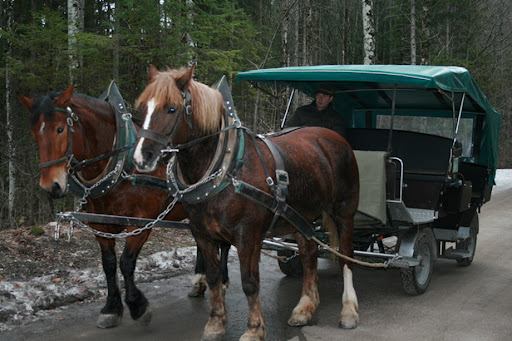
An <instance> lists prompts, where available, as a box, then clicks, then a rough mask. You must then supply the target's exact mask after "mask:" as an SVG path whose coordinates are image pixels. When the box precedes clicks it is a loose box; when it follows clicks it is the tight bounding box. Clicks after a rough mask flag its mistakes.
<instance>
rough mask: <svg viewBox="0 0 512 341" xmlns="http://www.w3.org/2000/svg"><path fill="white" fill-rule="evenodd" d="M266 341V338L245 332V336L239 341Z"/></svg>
mask: <svg viewBox="0 0 512 341" xmlns="http://www.w3.org/2000/svg"><path fill="white" fill-rule="evenodd" d="M262 340H265V337H261V336H260V335H257V334H254V333H247V332H245V333H244V335H242V336H241V337H240V340H239V341H262Z"/></svg>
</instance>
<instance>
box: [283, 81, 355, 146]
mask: <svg viewBox="0 0 512 341" xmlns="http://www.w3.org/2000/svg"><path fill="white" fill-rule="evenodd" d="M333 100H334V91H333V90H331V89H328V88H318V89H317V90H316V94H315V99H314V100H313V102H311V103H310V104H308V105H305V106H302V107H299V108H298V109H297V110H296V111H295V114H294V115H293V116H292V117H290V119H289V120H287V121H286V123H285V127H296V126H314V127H324V128H329V129H331V130H334V131H335V132H337V133H338V134H340V135H341V136H343V137H345V122H344V120H343V117H341V115H340V114H338V113H337V112H336V111H335V110H334V108H333V105H332V101H333Z"/></svg>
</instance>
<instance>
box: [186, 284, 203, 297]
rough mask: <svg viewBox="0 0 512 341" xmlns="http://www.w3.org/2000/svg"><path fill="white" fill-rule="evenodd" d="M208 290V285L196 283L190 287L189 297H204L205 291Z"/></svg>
mask: <svg viewBox="0 0 512 341" xmlns="http://www.w3.org/2000/svg"><path fill="white" fill-rule="evenodd" d="M205 291H206V285H201V284H200V283H196V284H194V285H193V286H192V288H190V291H189V292H188V296H189V297H204V292H205Z"/></svg>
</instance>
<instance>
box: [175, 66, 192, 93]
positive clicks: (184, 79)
mask: <svg viewBox="0 0 512 341" xmlns="http://www.w3.org/2000/svg"><path fill="white" fill-rule="evenodd" d="M195 68H196V64H192V66H191V67H190V69H188V70H187V71H185V73H184V74H182V75H181V76H180V77H179V78H177V79H176V85H177V86H178V89H180V90H185V87H186V86H187V85H188V82H190V80H191V79H192V76H194V69H195Z"/></svg>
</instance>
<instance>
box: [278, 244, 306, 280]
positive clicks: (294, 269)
mask: <svg viewBox="0 0 512 341" xmlns="http://www.w3.org/2000/svg"><path fill="white" fill-rule="evenodd" d="M277 255H278V256H279V257H281V256H284V257H286V258H287V261H286V262H281V261H278V263H279V269H281V271H282V272H283V273H284V274H285V275H286V276H290V277H302V273H303V271H302V263H301V262H300V258H299V254H298V253H297V252H294V251H291V250H277Z"/></svg>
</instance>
